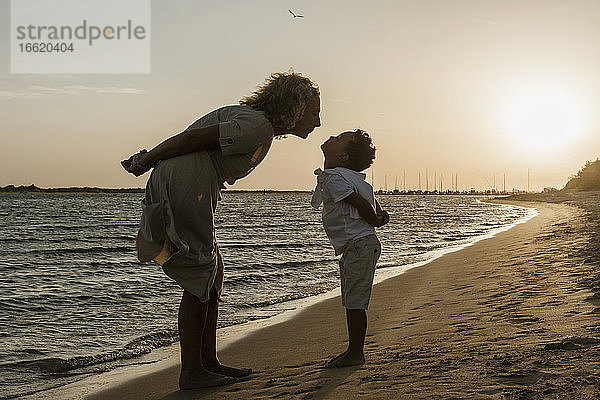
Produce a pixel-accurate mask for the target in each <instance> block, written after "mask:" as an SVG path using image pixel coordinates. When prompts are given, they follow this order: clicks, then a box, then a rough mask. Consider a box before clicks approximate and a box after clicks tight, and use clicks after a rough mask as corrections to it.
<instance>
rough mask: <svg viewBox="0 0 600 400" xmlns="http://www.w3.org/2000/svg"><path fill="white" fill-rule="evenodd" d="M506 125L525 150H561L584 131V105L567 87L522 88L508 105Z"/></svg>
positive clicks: (540, 151)
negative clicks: (562, 89) (563, 88)
mask: <svg viewBox="0 0 600 400" xmlns="http://www.w3.org/2000/svg"><path fill="white" fill-rule="evenodd" d="M506 128H507V130H508V132H509V133H510V134H511V135H513V136H514V138H515V139H516V141H517V143H519V145H520V146H522V147H523V149H524V150H526V151H535V152H537V153H542V152H550V151H553V150H558V149H560V148H562V147H563V146H564V145H566V144H568V142H570V141H571V140H573V139H576V138H577V137H578V136H580V135H581V128H582V116H581V108H580V107H579V105H578V104H577V102H576V101H574V99H573V98H572V97H571V96H569V95H568V93H566V92H564V91H560V90H556V89H537V90H535V89H532V90H528V91H523V92H521V93H519V94H517V96H516V97H514V98H513V101H512V102H511V104H510V105H509V107H508V112H507V114H506Z"/></svg>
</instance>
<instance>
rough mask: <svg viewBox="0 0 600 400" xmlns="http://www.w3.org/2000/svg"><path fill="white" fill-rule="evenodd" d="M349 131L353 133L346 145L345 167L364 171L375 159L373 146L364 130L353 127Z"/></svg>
mask: <svg viewBox="0 0 600 400" xmlns="http://www.w3.org/2000/svg"><path fill="white" fill-rule="evenodd" d="M349 132H350V133H353V134H354V135H353V136H352V139H351V140H350V141H349V142H348V145H347V147H346V152H347V153H348V164H347V167H348V168H350V169H351V170H354V171H357V172H360V171H364V170H365V169H367V168H369V167H370V166H371V164H373V160H375V150H376V149H375V146H374V145H373V141H372V140H371V137H370V136H369V134H368V133H367V132H366V131H363V130H362V129H355V130H354V131H349Z"/></svg>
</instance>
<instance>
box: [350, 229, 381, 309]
mask: <svg viewBox="0 0 600 400" xmlns="http://www.w3.org/2000/svg"><path fill="white" fill-rule="evenodd" d="M380 254H381V243H380V242H379V239H377V236H375V235H368V236H363V237H360V238H358V239H354V240H351V241H349V242H348V243H347V244H346V247H344V253H343V255H342V258H341V259H340V280H341V283H342V304H343V305H344V307H346V308H347V309H349V310H366V309H367V308H368V306H369V299H370V298H371V287H372V286H373V277H374V276H375V264H377V260H378V259H379V255H380Z"/></svg>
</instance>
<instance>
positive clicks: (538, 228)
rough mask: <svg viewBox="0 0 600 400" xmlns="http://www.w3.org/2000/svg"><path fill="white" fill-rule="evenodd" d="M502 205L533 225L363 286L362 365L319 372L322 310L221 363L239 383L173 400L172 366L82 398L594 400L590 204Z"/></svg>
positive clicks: (331, 330)
mask: <svg viewBox="0 0 600 400" xmlns="http://www.w3.org/2000/svg"><path fill="white" fill-rule="evenodd" d="M505 201H506V200H505ZM508 202H510V203H511V204H519V205H523V206H527V207H535V208H537V209H538V210H539V212H540V214H539V215H538V216H537V217H534V218H533V219H531V220H530V221H528V222H526V223H524V224H521V225H517V226H515V227H514V228H512V229H510V230H508V231H505V232H502V233H499V234H498V235H497V236H495V237H493V238H490V239H485V240H482V241H480V242H477V243H475V244H474V245H472V246H469V247H467V248H465V249H462V250H460V251H457V252H454V253H450V254H446V255H444V256H442V257H440V258H438V259H436V260H434V261H432V262H430V263H428V264H426V265H424V266H421V267H418V268H415V269H412V270H409V271H408V272H406V273H405V274H402V275H400V276H397V277H394V278H391V279H388V280H386V281H384V282H382V283H380V284H378V285H376V286H375V287H374V290H373V296H372V301H371V305H370V308H369V311H368V317H369V328H368V332H367V334H368V336H367V340H366V347H365V350H366V354H365V355H366V359H367V363H366V364H365V365H363V366H360V367H349V368H344V369H327V368H324V367H323V365H324V363H325V362H326V361H327V360H328V359H329V358H330V357H331V356H333V355H336V354H337V353H339V352H341V351H343V350H344V349H345V345H346V343H345V341H346V326H345V319H344V309H343V308H342V306H341V304H340V300H339V298H332V299H328V300H325V301H322V302H319V303H317V304H315V305H312V306H310V307H307V308H305V309H304V310H303V311H301V312H300V313H298V315H296V316H295V317H294V318H292V319H290V320H287V321H285V322H282V323H278V324H275V325H271V326H267V327H265V328H262V329H260V330H258V331H257V332H255V333H252V334H250V335H249V336H248V337H245V338H244V339H243V340H240V341H237V342H234V343H233V344H231V345H229V346H228V347H227V348H226V349H225V350H223V351H222V352H220V357H221V360H222V361H223V362H224V363H229V364H232V365H236V366H247V367H252V368H253V369H254V371H255V372H254V373H253V374H252V375H251V377H250V378H249V379H248V380H246V381H244V382H239V383H236V384H232V385H229V386H224V387H219V388H210V389H203V390H187V391H177V376H178V372H179V366H178V364H177V362H176V360H173V356H172V357H171V358H170V359H169V360H170V361H168V362H167V363H164V362H163V363H162V364H160V365H154V366H149V367H148V370H147V371H146V372H145V373H144V374H142V375H141V376H140V375H139V374H138V376H137V377H134V376H131V377H129V378H130V379H129V380H126V381H125V382H124V383H121V384H118V385H112V387H110V388H109V389H105V390H101V391H98V392H96V393H94V394H92V395H90V396H87V397H86V398H89V399H113V398H114V399H173V400H175V399H212V398H219V399H253V398H273V399H292V398H293V399H339V398H358V397H365V398H369V399H399V398H402V399H423V398H432V399H435V398H439V399H449V398H469V399H477V398H482V399H485V398H490V399H492V398H494V399H495V398H505V399H540V398H569V399H571V398H572V399H576V398H577V399H580V398H581V399H594V398H599V397H600V308H597V307H600V279H599V277H598V276H596V275H597V273H598V255H599V254H600V245H599V243H600V241H599V240H598V229H599V226H598V221H600V212H599V211H598V210H599V209H600V207H598V204H599V203H600V194H599V193H597V192H596V193H591V194H586V195H576V196H574V197H571V198H568V199H561V200H557V199H554V203H541V202H535V203H531V202H521V201H519V202H516V200H515V199H511V200H508ZM575 206H577V207H575ZM384 245H385V243H384ZM595 293H596V294H597V295H596V294H595ZM175 357H176V355H175ZM122 378H123V376H120V377H119V379H121V380H122ZM126 378H127V377H126ZM103 387H107V385H100V386H99V388H100V389H102V388H103ZM79 394H81V392H80V393H79Z"/></svg>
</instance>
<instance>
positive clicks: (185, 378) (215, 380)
mask: <svg viewBox="0 0 600 400" xmlns="http://www.w3.org/2000/svg"><path fill="white" fill-rule="evenodd" d="M236 382H239V379H236V378H233V377H230V376H225V375H220V374H215V373H213V372H209V371H206V370H203V371H197V372H189V373H184V372H182V373H181V376H180V377H179V389H181V390H187V389H201V388H207V387H213V386H223V385H229V384H231V383H236Z"/></svg>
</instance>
